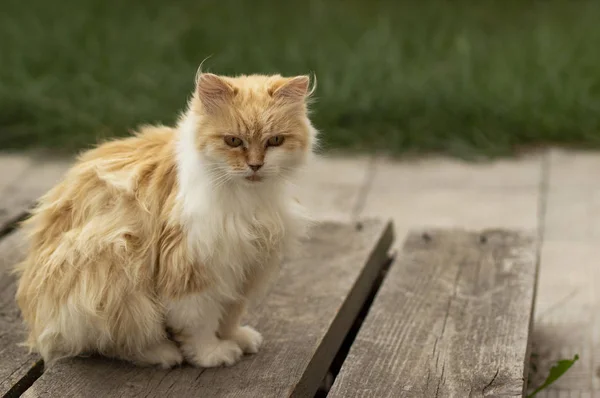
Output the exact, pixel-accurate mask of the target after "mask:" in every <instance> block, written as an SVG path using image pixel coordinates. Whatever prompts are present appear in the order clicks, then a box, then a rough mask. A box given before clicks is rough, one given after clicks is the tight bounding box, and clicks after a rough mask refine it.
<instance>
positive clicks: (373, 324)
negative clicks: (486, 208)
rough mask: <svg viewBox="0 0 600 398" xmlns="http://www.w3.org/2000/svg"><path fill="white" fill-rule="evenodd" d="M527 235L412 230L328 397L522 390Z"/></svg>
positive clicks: (531, 261)
mask: <svg viewBox="0 0 600 398" xmlns="http://www.w3.org/2000/svg"><path fill="white" fill-rule="evenodd" d="M536 270H537V248H536V240H535V239H534V238H533V237H532V235H529V234H524V233H517V232H511V231H502V230H486V231H482V232H481V233H474V232H466V231H463V230H431V231H427V232H424V233H414V232H413V233H411V234H410V235H409V237H408V238H407V240H406V242H405V245H404V249H403V251H402V253H401V255H400V257H399V258H398V259H397V260H396V261H395V263H394V264H392V267H391V270H390V271H389V273H388V275H387V277H386V279H385V281H384V282H383V285H382V287H381V289H380V290H379V292H378V294H377V296H376V297H375V300H374V302H373V304H372V306H371V308H370V310H369V314H368V316H367V318H366V319H365V321H364V323H363V324H362V326H361V329H360V331H359V333H358V335H357V337H356V339H355V341H354V343H353V345H352V347H351V349H350V352H349V354H348V357H347V358H346V360H345V362H344V364H343V366H342V369H341V370H340V373H339V374H338V376H337V378H336V380H335V383H334V385H333V387H332V389H331V391H330V394H329V395H328V397H332V398H335V397H344V398H346V397H378V398H379V397H472V396H515V397H517V396H519V397H520V396H522V395H523V388H524V385H525V378H526V374H527V372H526V369H527V368H526V366H525V362H526V361H527V359H528V358H527V351H528V340H529V332H530V324H531V318H532V310H533V308H532V307H533V300H534V293H535V279H536V272H537V271H536Z"/></svg>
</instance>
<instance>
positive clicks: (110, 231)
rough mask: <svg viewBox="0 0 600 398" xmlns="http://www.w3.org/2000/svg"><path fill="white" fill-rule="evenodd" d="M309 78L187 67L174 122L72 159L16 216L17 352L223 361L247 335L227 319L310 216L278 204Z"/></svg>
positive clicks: (297, 142)
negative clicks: (185, 92)
mask: <svg viewBox="0 0 600 398" xmlns="http://www.w3.org/2000/svg"><path fill="white" fill-rule="evenodd" d="M312 86H313V87H312V88H313V89H311V79H310V78H309V77H308V76H296V77H282V76H280V75H270V76H265V75H242V76H237V77H227V76H220V75H215V74H211V73H203V72H199V73H198V75H197V78H196V85H195V89H194V92H193V95H192V96H191V98H190V100H189V102H188V107H187V110H186V111H185V112H184V113H183V114H182V115H181V117H180V119H179V121H178V123H177V124H176V126H175V127H172V128H171V127H166V126H160V125H157V126H142V127H141V128H140V129H139V131H138V132H137V133H136V134H134V135H132V136H130V137H128V138H122V139H115V140H113V141H109V142H106V143H103V144H100V145H98V146H97V147H95V148H94V149H91V150H89V151H87V152H83V153H82V154H81V155H80V156H79V157H78V159H77V161H76V163H75V165H74V166H73V167H72V168H71V169H70V170H68V172H67V173H66V175H65V178H64V179H63V180H62V182H60V183H59V184H58V185H56V186H55V187H54V188H52V189H51V190H50V191H49V192H48V193H47V194H46V195H44V196H43V197H42V198H41V199H40V200H39V202H38V204H37V205H36V207H35V208H34V209H33V211H32V212H31V215H30V217H29V218H28V219H27V220H26V221H25V222H24V225H23V228H24V229H25V230H26V231H27V234H26V236H27V243H28V252H27V255H26V257H25V259H24V261H22V262H21V263H20V264H18V265H17V266H16V268H15V271H16V273H17V275H18V280H19V282H18V290H17V294H16V299H17V303H18V306H19V308H20V310H21V312H22V315H23V318H24V321H25V324H26V325H27V327H28V338H27V341H26V343H25V344H26V345H27V346H28V347H29V348H30V349H31V350H33V351H36V352H38V353H40V354H41V356H42V357H43V359H44V361H45V362H46V364H48V365H51V364H53V363H55V361H57V360H59V359H61V358H65V357H73V356H78V355H84V354H89V353H99V354H101V355H104V356H108V357H113V358H118V359H122V360H126V361H130V362H133V363H134V364H138V365H147V366H151V365H155V366H161V367H164V368H169V367H172V366H176V365H178V364H181V363H182V362H183V361H186V362H188V363H190V364H191V365H194V366H199V367H217V366H231V365H233V364H235V363H236V362H237V361H238V360H240V358H241V357H242V355H243V354H244V353H247V354H252V353H256V352H257V351H258V350H259V348H260V346H261V344H262V341H263V339H262V336H261V334H260V333H259V332H257V331H256V330H254V329H253V328H251V327H249V326H241V324H240V319H241V317H242V316H243V314H244V313H245V311H246V308H247V306H248V302H249V300H252V299H255V298H256V297H258V296H259V295H260V294H264V292H265V291H266V289H267V287H268V286H269V285H270V283H269V282H270V281H272V280H273V276H274V275H276V272H277V270H278V268H279V265H280V262H281V261H282V258H283V256H284V255H286V254H287V253H289V251H290V250H292V249H294V247H297V246H298V243H299V241H300V239H301V238H302V237H303V236H304V235H305V234H306V233H307V230H308V227H309V225H310V222H311V221H310V217H309V216H308V214H307V212H306V210H305V209H304V207H302V205H301V204H300V203H299V202H298V201H297V200H295V199H294V198H293V197H292V195H291V190H290V186H291V184H292V183H293V182H294V179H295V176H296V175H297V174H298V173H297V171H298V170H299V169H301V168H302V166H304V165H305V164H306V163H307V162H308V161H309V160H310V158H311V155H312V153H313V152H314V148H315V145H316V142H317V130H316V129H315V128H314V127H313V126H312V124H311V121H310V119H309V114H308V103H309V99H310V97H311V94H312V92H313V91H314V84H313V85H312Z"/></svg>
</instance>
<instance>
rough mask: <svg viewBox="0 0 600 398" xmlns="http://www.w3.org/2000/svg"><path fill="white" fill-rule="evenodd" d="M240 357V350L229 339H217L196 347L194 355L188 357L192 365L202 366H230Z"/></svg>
mask: <svg viewBox="0 0 600 398" xmlns="http://www.w3.org/2000/svg"><path fill="white" fill-rule="evenodd" d="M241 357H242V350H241V349H240V347H239V346H238V345H237V344H236V343H235V342H233V341H231V340H218V341H217V342H215V343H211V344H205V345H203V346H201V347H198V349H197V350H196V353H195V355H194V356H193V357H192V358H188V360H190V362H192V364H193V365H196V366H200V367H203V368H214V367H217V366H232V365H234V364H235V363H237V362H238V361H239V360H240V358H241Z"/></svg>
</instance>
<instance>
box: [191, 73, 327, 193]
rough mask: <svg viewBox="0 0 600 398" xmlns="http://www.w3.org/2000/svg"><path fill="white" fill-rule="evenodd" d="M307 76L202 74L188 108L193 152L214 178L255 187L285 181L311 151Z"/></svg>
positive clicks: (311, 132) (313, 138)
mask: <svg viewBox="0 0 600 398" xmlns="http://www.w3.org/2000/svg"><path fill="white" fill-rule="evenodd" d="M308 95H309V78H308V77H306V76H298V77H295V78H283V77H280V76H257V75H254V76H241V77H236V78H229V77H221V76H217V75H213V74H201V75H200V76H199V78H198V85H197V89H196V94H195V96H194V99H193V100H192V110H193V111H194V112H195V113H196V114H197V115H198V116H199V117H198V120H199V122H198V124H199V125H198V126H197V133H196V140H195V143H196V149H197V150H198V151H199V152H200V153H201V155H202V157H203V159H204V160H205V164H206V167H207V168H208V169H209V170H210V171H212V172H213V174H214V178H215V179H220V180H222V182H225V181H233V182H241V183H245V184H257V183H260V182H262V181H267V180H270V181H277V179H279V180H284V179H285V178H286V176H287V175H289V174H290V173H293V172H294V171H295V170H296V169H297V168H298V167H300V166H301V165H302V164H303V163H304V162H305V161H306V158H307V156H308V154H310V152H311V151H312V147H313V145H314V140H315V130H314V128H313V127H312V126H311V124H310V121H309V119H308V116H307V107H306V99H307V97H308Z"/></svg>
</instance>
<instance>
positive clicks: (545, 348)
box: [530, 150, 600, 398]
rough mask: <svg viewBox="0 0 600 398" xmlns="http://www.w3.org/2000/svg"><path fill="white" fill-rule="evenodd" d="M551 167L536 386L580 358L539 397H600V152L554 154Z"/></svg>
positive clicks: (534, 351) (537, 323) (535, 353)
mask: <svg viewBox="0 0 600 398" xmlns="http://www.w3.org/2000/svg"><path fill="white" fill-rule="evenodd" d="M548 163H549V164H548V166H549V167H548V173H547V174H548V180H547V195H546V197H545V208H546V211H545V212H544V214H543V216H544V220H543V224H542V225H543V226H544V243H543V246H542V253H541V267H540V280H539V289H538V296H537V299H536V313H535V328H534V333H533V338H532V340H533V341H532V365H533V366H532V375H531V377H530V380H531V383H530V385H531V387H532V389H533V388H534V387H537V386H539V385H540V384H541V383H543V382H544V379H545V378H546V376H547V375H548V372H549V370H550V368H551V367H552V366H553V365H554V364H555V363H556V361H558V360H561V359H570V358H573V356H574V355H575V354H579V357H580V359H579V361H577V363H576V364H575V365H573V367H572V368H571V369H569V371H568V372H567V373H565V374H564V375H563V376H562V377H561V378H560V379H558V380H557V381H556V383H554V384H553V385H551V386H550V387H548V389H546V390H544V391H542V392H540V393H539V394H538V395H536V398H545V397H572V398H586V397H600V317H599V314H600V294H599V287H600V267H599V262H600V260H599V259H600V244H599V242H600V178H599V176H598V173H599V170H600V154H599V153H598V152H587V151H571V150H552V151H550V153H549V156H548Z"/></svg>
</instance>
